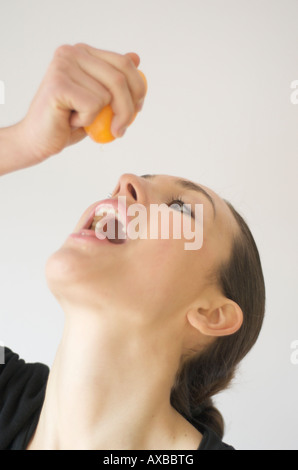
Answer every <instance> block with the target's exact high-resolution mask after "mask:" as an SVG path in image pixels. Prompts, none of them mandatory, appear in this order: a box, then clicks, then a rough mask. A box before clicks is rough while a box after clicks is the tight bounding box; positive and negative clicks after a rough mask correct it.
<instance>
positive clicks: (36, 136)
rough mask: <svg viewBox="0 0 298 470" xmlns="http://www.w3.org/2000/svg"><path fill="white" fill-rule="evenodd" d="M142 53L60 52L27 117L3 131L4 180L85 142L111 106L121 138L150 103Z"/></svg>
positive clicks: (0, 171)
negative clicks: (140, 66)
mask: <svg viewBox="0 0 298 470" xmlns="http://www.w3.org/2000/svg"><path fill="white" fill-rule="evenodd" d="M138 64H139V57H138V56H137V54H134V53H129V54H125V55H122V54H117V53H114V52H109V51H103V50H100V49H95V48H93V47H90V46H88V45H86V44H77V45H75V46H68V45H67V46H61V47H59V48H58V49H57V50H56V52H55V54H54V57H53V60H52V62H51V63H50V65H49V68H48V70H47V72H46V74H45V77H44V79H43V81H42V83H41V85H40V88H39V90H38V91H37V94H36V96H35V97H34V99H33V101H32V103H31V106H30V108H29V111H28V113H27V115H26V116H25V118H24V119H23V120H22V121H21V122H19V123H17V124H16V125H14V126H11V127H7V128H4V129H0V175H4V174H6V173H9V172H12V171H16V170H19V169H22V168H26V167H29V166H32V165H36V164H38V163H41V162H43V161H44V160H46V159H47V158H49V157H50V156H52V155H55V154H57V153H59V152H61V151H62V150H63V149H64V148H65V147H66V146H68V145H72V144H74V143H76V142H78V141H80V140H82V139H83V138H84V137H85V136H86V133H85V131H84V129H83V127H84V126H88V125H90V124H91V123H92V122H93V120H94V119H95V117H96V116H97V114H98V113H99V112H100V111H101V109H102V108H103V107H104V106H106V105H107V104H111V106H112V109H113V111H114V115H115V117H114V119H113V122H112V129H111V130H112V133H113V134H114V135H115V137H120V136H121V135H122V132H123V130H124V129H125V128H126V127H127V126H128V125H129V123H130V122H131V120H132V118H133V116H134V114H135V111H136V109H137V107H138V104H139V103H140V102H141V101H142V100H143V99H144V96H145V92H146V90H145V86H144V82H143V80H142V78H141V77H140V75H139V73H138V71H137V66H138Z"/></svg>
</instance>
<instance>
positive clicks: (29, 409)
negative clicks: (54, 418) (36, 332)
mask: <svg viewBox="0 0 298 470" xmlns="http://www.w3.org/2000/svg"><path fill="white" fill-rule="evenodd" d="M48 375H49V368H48V367H47V366H46V365H44V364H40V363H32V364H31V363H26V362H25V361H24V360H23V359H20V357H19V356H18V354H16V353H14V352H13V351H11V350H10V349H8V348H4V364H0V436H1V437H0V449H6V448H7V447H8V446H9V445H10V443H11V442H12V441H13V440H14V439H15V438H16V437H17V435H18V434H19V433H20V432H21V431H22V429H24V427H26V425H27V424H30V422H31V420H32V418H33V417H34V416H35V415H36V413H37V412H38V411H40V409H41V406H42V403H43V400H44V394H45V388H46V383H47V379H48Z"/></svg>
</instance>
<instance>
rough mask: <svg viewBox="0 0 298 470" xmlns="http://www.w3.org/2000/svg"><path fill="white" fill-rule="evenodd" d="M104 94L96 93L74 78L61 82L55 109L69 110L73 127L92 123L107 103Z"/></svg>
mask: <svg viewBox="0 0 298 470" xmlns="http://www.w3.org/2000/svg"><path fill="white" fill-rule="evenodd" d="M103 96H104V95H103V94H100V95H98V94H95V93H93V92H92V91H91V90H89V89H88V88H86V87H84V86H82V85H79V84H77V83H75V82H73V81H72V80H70V79H68V80H65V81H64V82H63V83H60V85H59V89H58V90H57V95H56V104H55V109H58V110H59V109H60V110H62V111H64V112H65V111H68V112H69V125H70V127H72V128H79V127H85V126H88V125H90V124H91V123H92V122H93V121H94V119H95V117H96V116H97V114H98V113H99V112H100V111H101V110H102V108H103V107H104V106H105V105H106V101H105V99H104V97H103Z"/></svg>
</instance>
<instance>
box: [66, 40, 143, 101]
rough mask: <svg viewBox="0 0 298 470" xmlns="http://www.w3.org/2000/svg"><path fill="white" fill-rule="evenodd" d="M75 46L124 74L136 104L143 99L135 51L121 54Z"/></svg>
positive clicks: (83, 45)
mask: <svg viewBox="0 0 298 470" xmlns="http://www.w3.org/2000/svg"><path fill="white" fill-rule="evenodd" d="M75 47H78V50H81V51H85V52H88V53H89V54H90V55H92V56H94V57H95V58H96V59H100V60H103V61H105V62H106V63H108V64H110V65H111V66H112V67H114V68H115V69H117V70H118V71H119V72H120V73H122V74H124V75H125V77H126V80H127V83H128V88H129V90H130V92H131V95H132V99H133V102H134V103H135V104H136V105H137V104H138V103H139V102H140V101H141V100H143V99H144V97H145V92H146V90H145V86H144V82H143V80H142V78H141V77H140V74H139V73H138V72H137V68H136V67H137V66H138V65H139V63H140V57H139V56H138V55H137V54H136V53H135V52H129V53H127V54H124V55H122V54H118V53H116V52H110V51H104V50H100V49H95V48H94V47H91V46H88V45H85V44H78V45H77V46H75Z"/></svg>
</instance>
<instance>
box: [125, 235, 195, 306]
mask: <svg viewBox="0 0 298 470" xmlns="http://www.w3.org/2000/svg"><path fill="white" fill-rule="evenodd" d="M183 245H184V241H183V240H140V241H139V243H138V247H135V250H134V255H133V256H131V257H130V260H129V261H128V263H127V267H129V269H128V272H129V275H130V278H126V280H125V285H126V289H125V290H126V292H127V293H128V295H130V296H131V297H133V296H134V297H135V298H136V297H138V298H139V301H140V307H141V308H143V309H144V308H148V310H149V311H150V310H154V311H156V312H160V313H161V314H164V313H165V312H166V311H168V312H170V313H171V312H173V311H174V310H180V309H181V308H182V307H184V306H186V305H187V304H188V303H189V302H190V301H193V299H194V297H195V295H197V293H198V290H199V285H200V270H199V269H198V265H197V261H196V259H195V258H197V256H195V255H194V253H191V252H186V251H185V250H184V246H183Z"/></svg>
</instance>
